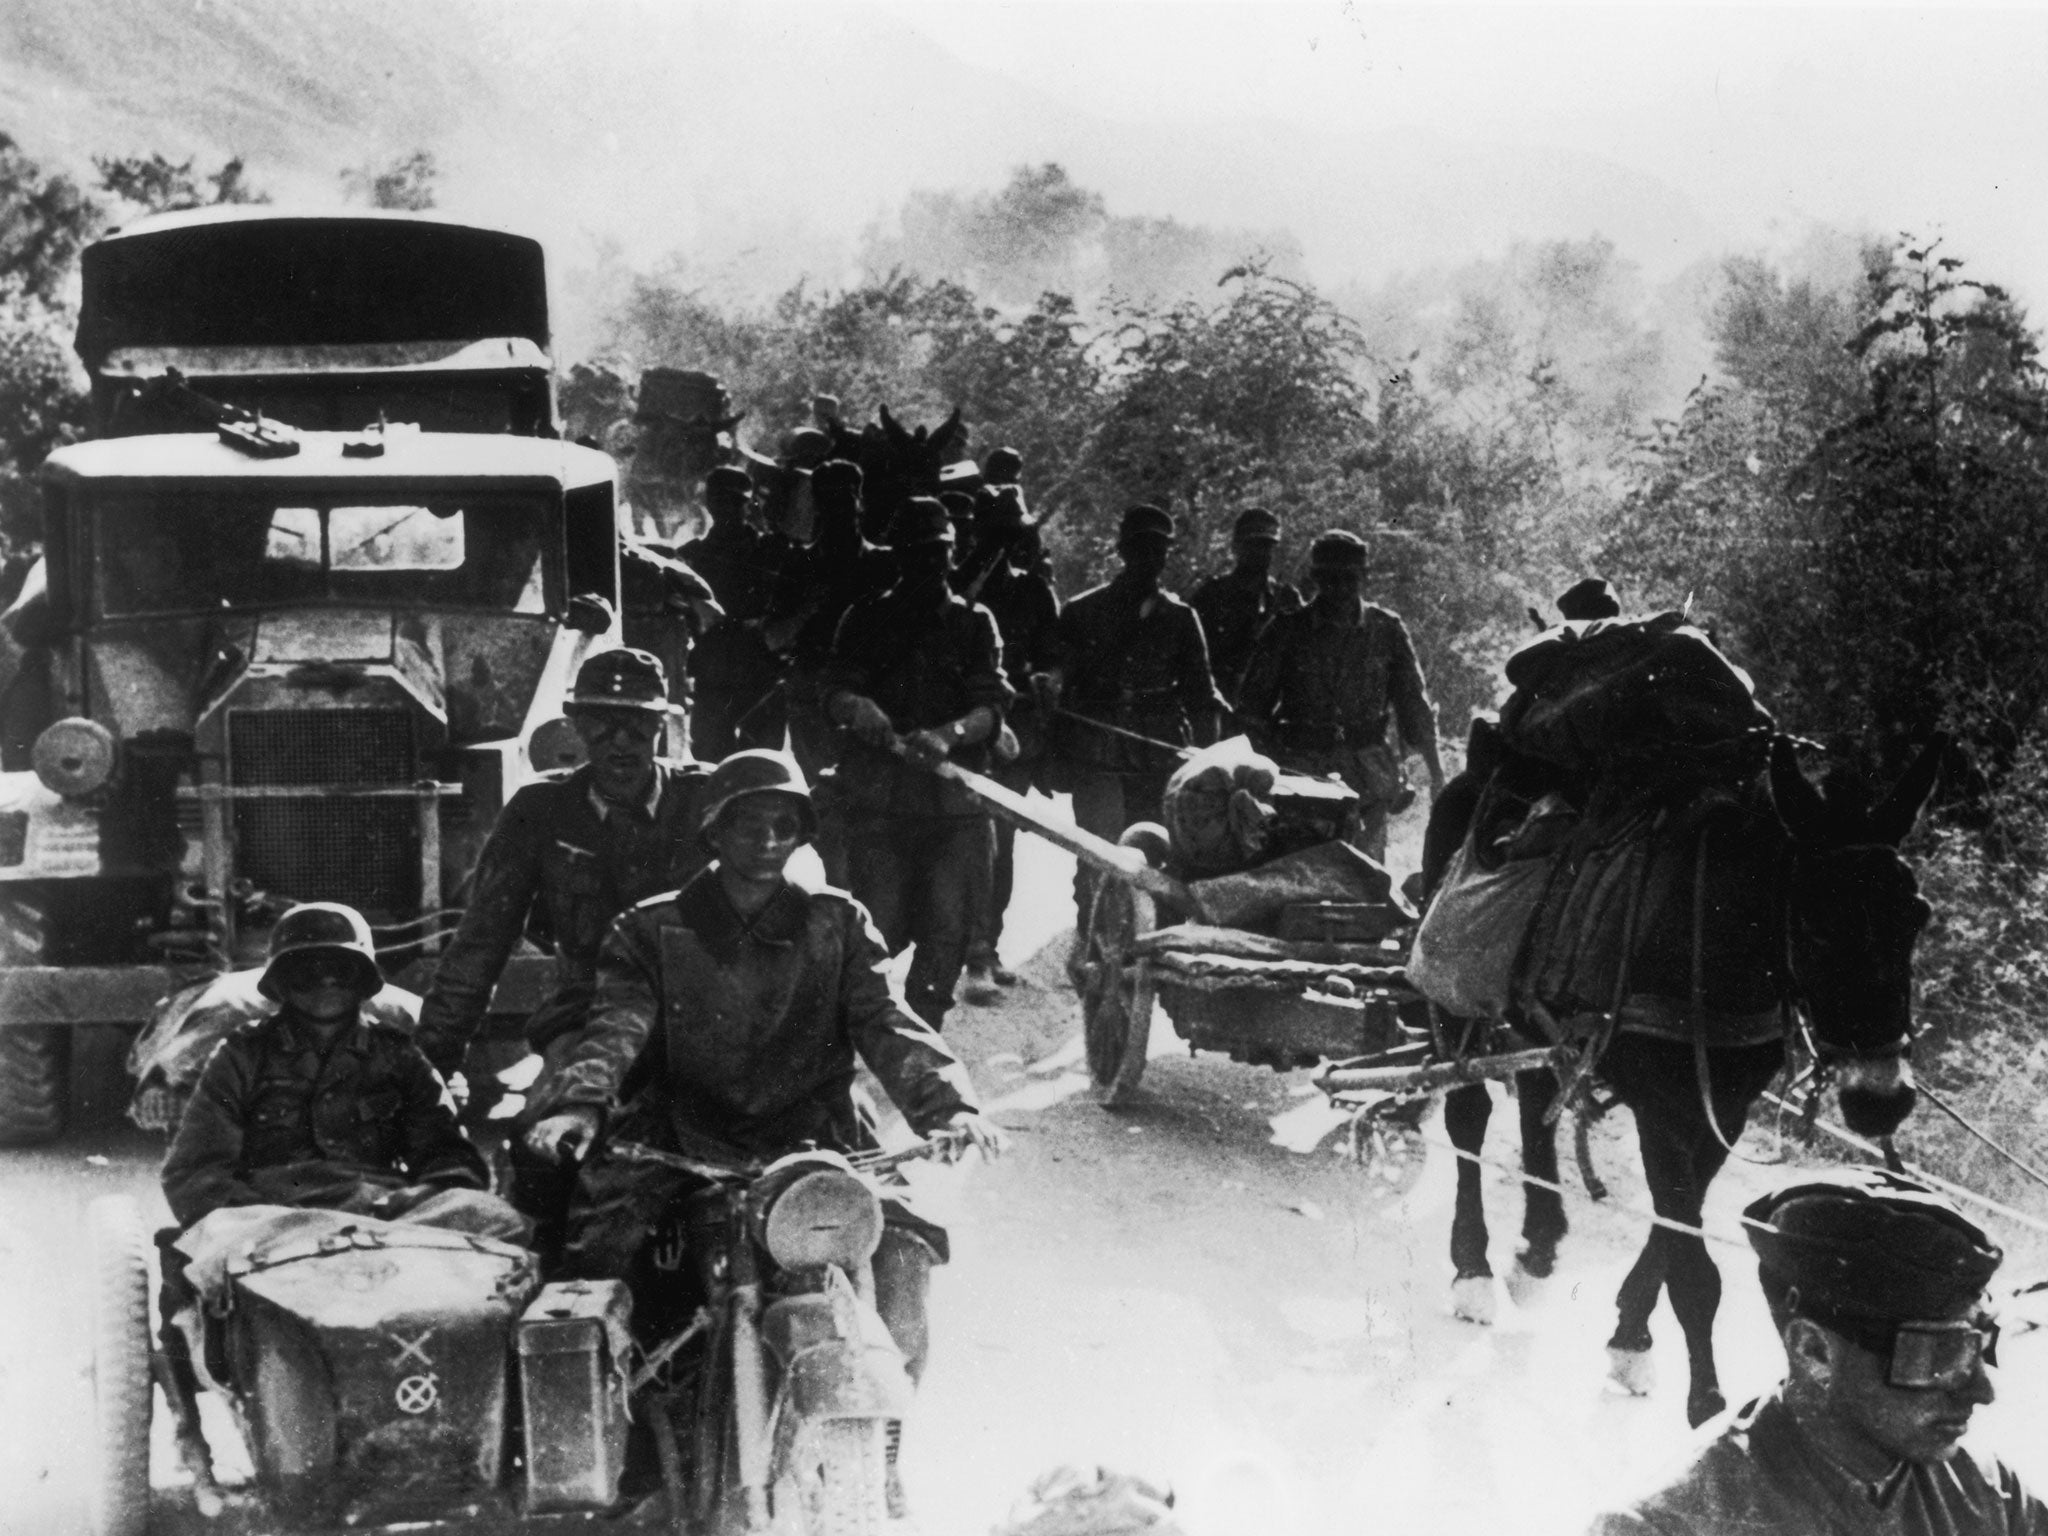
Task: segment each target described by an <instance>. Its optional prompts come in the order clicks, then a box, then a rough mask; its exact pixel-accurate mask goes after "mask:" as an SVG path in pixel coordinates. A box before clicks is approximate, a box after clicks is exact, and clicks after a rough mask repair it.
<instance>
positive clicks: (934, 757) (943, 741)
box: [903, 731, 953, 768]
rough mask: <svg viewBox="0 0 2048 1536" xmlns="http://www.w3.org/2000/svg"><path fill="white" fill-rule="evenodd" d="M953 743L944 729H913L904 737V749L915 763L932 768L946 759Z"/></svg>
mask: <svg viewBox="0 0 2048 1536" xmlns="http://www.w3.org/2000/svg"><path fill="white" fill-rule="evenodd" d="M952 749H953V743H952V741H951V739H950V738H948V737H947V735H946V733H945V732H944V731H912V732H911V733H910V734H909V735H908V736H906V737H904V738H903V750H904V752H905V753H906V754H907V755H908V756H909V758H910V760H911V761H912V762H913V763H916V764H917V765H918V766H919V767H921V768H930V767H932V766H933V765H934V764H936V763H942V762H944V761H945V760H946V758H947V756H948V754H950V753H951V751H952Z"/></svg>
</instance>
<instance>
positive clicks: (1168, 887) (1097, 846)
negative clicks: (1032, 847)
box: [931, 761, 1200, 914]
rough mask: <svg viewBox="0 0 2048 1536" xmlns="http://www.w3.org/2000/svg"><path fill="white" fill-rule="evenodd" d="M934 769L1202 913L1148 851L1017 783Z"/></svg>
mask: <svg viewBox="0 0 2048 1536" xmlns="http://www.w3.org/2000/svg"><path fill="white" fill-rule="evenodd" d="M931 771H932V772H933V773H936V774H937V775H938V776H939V777H940V778H942V779H950V780H951V781H952V782H953V783H955V784H958V785H959V786H960V787H961V788H962V789H964V790H966V791H967V792H968V793H969V794H970V795H972V796H974V798H975V799H977V800H979V801H980V802H981V803H982V804H983V805H986V806H987V807H988V808H989V810H991V811H992V812H994V813H995V814H996V815H998V816H1000V817H1002V818H1003V820H1005V821H1008V822H1012V823H1014V824H1015V825H1017V826H1020V827H1022V828H1023V829H1024V830H1025V831H1027V832H1035V833H1037V834H1038V836H1040V837H1042V838H1044V839H1045V840H1046V841H1047V842H1049V843H1052V844H1053V845H1054V846H1056V847H1059V848H1064V849H1066V851H1067V852H1068V853H1071V854H1072V855H1073V856H1074V857H1075V858H1077V859H1079V860H1080V861H1081V862H1082V863H1083V864H1086V865H1087V866H1089V868H1091V869H1098V870H1100V871H1102V873H1104V874H1105V875H1108V876H1109V877H1110V878H1111V879H1112V880H1121V881H1122V882H1123V883H1124V884H1126V885H1133V886H1136V887H1137V888H1138V889H1139V890H1141V891H1144V892H1145V893H1146V894H1147V895H1150V896H1154V897H1157V898H1158V899H1159V900H1161V901H1164V902H1168V903H1170V904H1171V905H1172V906H1174V907H1175V908H1176V909H1178V910H1179V911H1181V912H1186V913H1190V914H1192V913H1196V912H1198V911H1199V910H1200V909H1199V908H1198V907H1197V906H1196V905H1195V897H1194V893H1193V892H1192V891H1190V890H1189V889H1188V888H1187V886H1186V885H1185V884H1184V883H1182V882H1181V881H1179V880H1176V879H1175V878H1174V877H1173V876H1172V875H1169V874H1168V873H1167V872H1166V871H1165V870H1163V869H1155V868H1153V866H1152V863H1151V861H1150V860H1149V859H1147V858H1146V857H1145V855H1144V853H1143V852H1142V851H1141V850H1139V849H1136V848H1126V847H1124V846H1122V845H1121V844H1119V843H1112V842H1110V841H1109V840H1108V839H1107V838H1102V837H1097V836H1096V835H1095V834H1094V833H1093V832H1085V831H1083V830H1082V829H1081V828H1079V827H1077V826H1075V825H1073V824H1072V823H1071V822H1066V821H1062V820H1060V818H1059V817H1057V816H1054V815H1051V814H1050V813H1048V812H1046V811H1044V810H1041V809H1040V808H1039V807H1038V806H1035V805H1033V804H1032V803H1031V802H1030V801H1029V800H1027V799H1025V798H1024V796H1022V795H1020V794H1018V793H1017V792H1016V791H1015V790H1014V789H1009V788H1007V787H1005V786H1004V785H1001V784H998V783H997V782H996V781H995V780H994V779H991V778H987V777H985V776H983V775H982V774H979V773H974V772H971V771H969V770H968V769H965V768H962V767H961V766H960V765H959V764H958V763H949V762H944V761H941V762H937V763H934V764H932V765H931Z"/></svg>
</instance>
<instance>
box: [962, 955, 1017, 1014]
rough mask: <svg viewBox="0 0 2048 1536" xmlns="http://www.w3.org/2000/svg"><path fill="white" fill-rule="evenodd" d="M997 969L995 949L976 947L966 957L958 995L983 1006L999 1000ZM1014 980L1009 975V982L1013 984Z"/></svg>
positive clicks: (1000, 997)
mask: <svg viewBox="0 0 2048 1536" xmlns="http://www.w3.org/2000/svg"><path fill="white" fill-rule="evenodd" d="M997 969H998V967H997V965H996V956H995V951H994V950H992V949H986V948H977V949H976V950H975V951H974V953H972V954H970V955H969V956H968V957H967V976H966V979H965V980H964V981H963V982H962V983H961V986H960V995H961V996H962V997H964V998H965V999H966V1000H967V1001H968V1002H970V1003H973V1004H975V1005H977V1006H979V1007H983V1008H986V1007H987V1006H988V1005H989V1004H991V1003H999V1002H1001V1001H1002V1000H1003V993H1002V982H1001V978H1000V977H999V976H998V975H997ZM1003 974H1004V975H1008V974H1009V973H1008V972H1004V973H1003ZM1016 980H1017V978H1016V977H1014V976H1011V977H1010V983H1009V984H1010V985H1013V986H1014V985H1015V984H1016Z"/></svg>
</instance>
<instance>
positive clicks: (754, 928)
mask: <svg viewBox="0 0 2048 1536" xmlns="http://www.w3.org/2000/svg"><path fill="white" fill-rule="evenodd" d="M808 907H809V902H808V901H807V900H806V899H805V895H804V891H803V888H802V887H801V886H799V885H797V884H796V883H795V882H793V881H791V880H790V879H788V878H787V877H785V878H784V879H783V882H782V889H781V890H779V891H777V892H776V893H775V894H774V895H773V896H772V897H770V898H769V900H768V904H767V905H766V906H765V907H763V908H762V909H761V910H760V911H758V912H756V913H755V914H754V915H753V917H752V918H751V919H748V918H743V917H741V916H740V914H739V912H738V911H737V910H736V909H735V908H734V906H733V904H732V901H731V899H730V898H729V897H728V896H727V895H726V894H725V886H724V885H723V884H722V883H721V882H720V880H719V878H718V867H717V866H716V865H712V866H711V867H709V868H707V869H704V870H701V871H699V872H698V874H696V875H695V876H694V877H692V879H691V880H690V883H689V884H688V885H686V886H684V887H683V888H682V890H681V891H680V892H679V893H678V894H677V896H676V910H677V912H678V913H680V914H681V916H682V919H683V922H684V924H685V925H686V926H687V927H688V928H689V929H690V930H691V931H692V932H694V933H695V934H696V935H697V937H698V938H700V939H702V940H703V941H704V943H705V946H706V947H707V948H709V949H710V950H711V951H712V952H713V953H714V954H716V955H717V956H718V957H719V959H721V960H726V961H730V960H733V959H736V958H737V957H738V954H739V950H740V945H741V944H742V942H744V941H745V940H748V939H752V940H754V941H756V942H757V943H761V944H766V945H768V946H770V947H771V948H775V949H787V948H789V947H790V946H791V945H793V944H795V943H796V941H797V940H798V939H799V938H800V937H802V935H803V927H804V914H805V911H806V910H807V908H808Z"/></svg>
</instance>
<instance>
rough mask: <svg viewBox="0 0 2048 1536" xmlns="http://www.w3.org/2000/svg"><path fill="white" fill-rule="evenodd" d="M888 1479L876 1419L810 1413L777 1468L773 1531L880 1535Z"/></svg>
mask: <svg viewBox="0 0 2048 1536" xmlns="http://www.w3.org/2000/svg"><path fill="white" fill-rule="evenodd" d="M888 1481H889V1449H888V1430H887V1426H886V1425H885V1424H884V1422H883V1421H882V1420H880V1419H814V1420H812V1421H811V1422H810V1423H807V1424H805V1425H804V1426H803V1427H802V1428H801V1429H799V1430H798V1431H797V1433H796V1436H795V1438H794V1440H793V1441H792V1442H791V1444H790V1447H789V1451H788V1454H787V1456H786V1458H785V1459H784V1461H783V1464H782V1466H781V1467H780V1468H778V1469H777V1476H776V1480H775V1532H776V1536H884V1532H885V1531H886V1530H887V1527H888V1522H889V1496H888Z"/></svg>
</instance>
